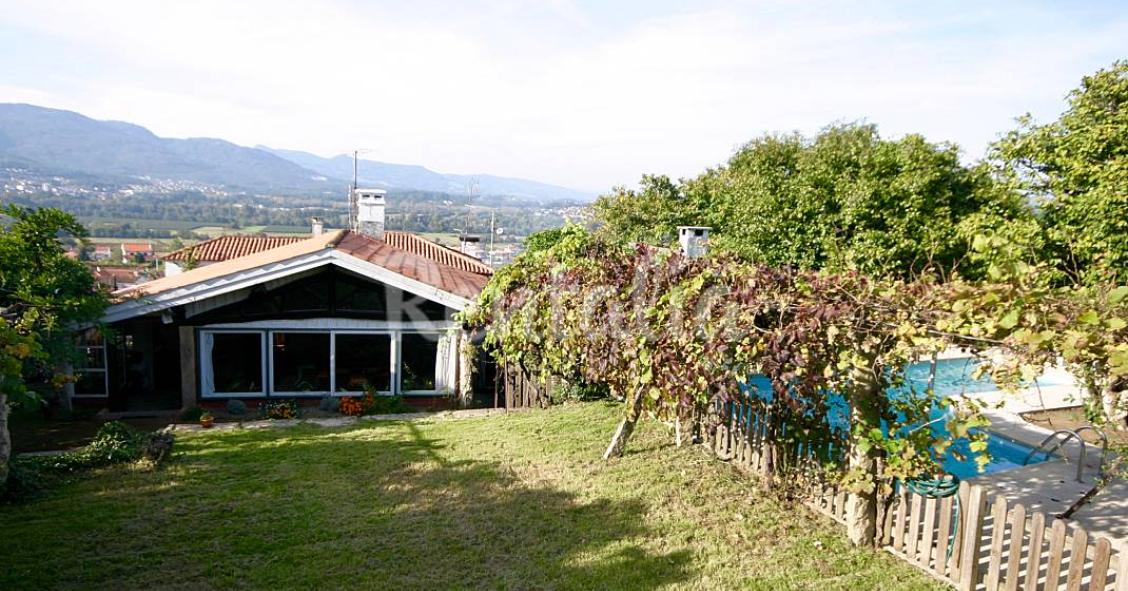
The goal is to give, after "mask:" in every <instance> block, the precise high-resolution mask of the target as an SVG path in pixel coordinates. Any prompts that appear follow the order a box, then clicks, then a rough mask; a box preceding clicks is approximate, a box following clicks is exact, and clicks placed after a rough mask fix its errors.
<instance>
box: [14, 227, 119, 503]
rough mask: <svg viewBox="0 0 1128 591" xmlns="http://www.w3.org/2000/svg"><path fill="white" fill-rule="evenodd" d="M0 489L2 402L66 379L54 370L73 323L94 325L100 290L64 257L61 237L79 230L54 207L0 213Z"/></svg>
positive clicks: (102, 300) (68, 345) (65, 354)
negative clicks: (0, 219)
mask: <svg viewBox="0 0 1128 591" xmlns="http://www.w3.org/2000/svg"><path fill="white" fill-rule="evenodd" d="M0 215H3V216H4V217H5V218H7V219H6V220H5V221H6V222H7V223H6V224H5V225H4V226H3V227H2V228H0V486H2V485H3V484H4V481H5V480H6V477H7V462H8V453H9V445H8V428H7V416H8V404H9V400H11V399H12V398H13V397H20V396H23V395H25V394H28V385H29V384H31V383H35V382H41V383H46V384H47V385H48V386H49V387H55V388H57V387H59V386H61V385H62V381H61V380H63V379H65V378H66V377H67V376H63V375H59V374H58V373H57V372H56V371H55V365H56V364H58V363H59V362H61V361H65V360H67V359H69V358H70V356H72V355H73V354H74V353H75V351H74V347H73V346H72V345H73V341H72V340H71V338H72V333H71V330H72V328H73V325H74V324H75V323H82V322H92V321H94V320H96V319H97V318H98V317H99V315H100V314H101V312H102V310H103V309H104V308H105V305H106V302H107V299H106V293H105V291H104V290H103V289H101V288H99V287H98V286H97V284H96V282H95V281H94V276H93V275H92V274H91V273H90V270H89V269H87V268H86V266H85V265H83V264H82V263H81V262H79V261H77V260H74V259H71V258H69V257H67V255H66V251H65V250H64V248H63V244H62V242H61V241H60V238H61V237H68V238H81V237H84V236H85V235H86V230H85V228H83V227H82V225H80V224H79V223H78V222H77V221H76V220H75V219H74V217H73V216H71V215H70V214H67V213H64V212H62V211H59V210H57V209H25V208H22V207H18V206H16V205H8V206H7V207H4V208H3V209H2V210H0Z"/></svg>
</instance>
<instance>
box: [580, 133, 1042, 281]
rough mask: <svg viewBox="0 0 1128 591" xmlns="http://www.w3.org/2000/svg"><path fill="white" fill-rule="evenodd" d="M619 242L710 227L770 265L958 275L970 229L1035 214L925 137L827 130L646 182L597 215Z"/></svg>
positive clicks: (611, 198) (767, 139)
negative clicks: (973, 223) (970, 224)
mask: <svg viewBox="0 0 1128 591" xmlns="http://www.w3.org/2000/svg"><path fill="white" fill-rule="evenodd" d="M595 209H596V215H597V218H598V219H599V220H600V221H601V222H603V224H604V231H605V232H606V233H607V234H609V235H611V236H614V237H616V238H620V239H624V240H628V241H638V242H646V243H650V244H665V243H670V242H671V241H672V239H673V237H674V231H675V226H678V225H706V226H711V227H712V228H713V238H712V244H713V246H714V248H716V249H719V250H722V251H725V252H731V253H735V254H737V255H740V256H741V257H742V258H744V259H746V260H750V261H754V262H757V263H762V264H767V265H773V266H782V265H787V266H795V267H797V268H800V269H831V270H847V269H856V270H860V271H863V272H866V273H870V274H875V275H886V276H896V277H901V278H909V277H912V276H915V275H916V274H919V273H920V272H922V271H924V270H925V269H929V268H931V269H936V270H938V271H940V272H943V273H945V274H947V273H950V272H951V271H952V270H955V269H959V270H961V271H963V272H965V273H967V274H974V273H975V272H976V269H975V267H974V266H972V265H966V267H961V263H962V262H963V261H964V258H965V255H966V253H967V251H968V248H969V246H970V242H969V240H968V237H967V234H966V233H963V232H961V231H960V224H961V223H962V222H963V221H964V220H966V219H972V218H973V217H974V216H978V219H998V218H1002V219H1007V220H1011V219H1021V218H1023V217H1024V216H1028V215H1029V212H1028V210H1027V209H1026V208H1025V207H1024V206H1023V203H1022V200H1021V198H1020V197H1018V196H1017V195H1015V194H1012V193H1008V192H1006V191H1003V190H1000V189H999V187H997V186H996V185H995V183H994V182H993V181H992V179H991V177H990V175H989V174H988V171H987V169H986V168H984V167H967V166H965V165H963V164H962V163H961V162H960V159H959V152H958V149H957V148H956V147H955V146H953V145H950V144H932V143H929V142H927V141H926V140H925V139H924V138H923V137H921V136H919V135H907V136H905V137H903V138H901V139H898V140H886V139H882V138H881V137H880V135H879V134H878V131H877V128H876V127H875V126H873V125H865V124H848V125H836V126H831V127H828V128H826V129H824V130H823V131H822V132H821V133H819V134H818V135H817V136H815V137H813V138H806V137H803V136H801V135H799V134H789V135H766V136H763V137H760V138H757V139H755V140H753V141H751V142H749V143H748V144H746V145H745V146H744V147H742V148H741V149H740V150H738V151H737V152H736V154H734V155H733V156H732V158H731V159H730V160H729V161H728V163H727V164H726V165H725V166H722V167H720V168H717V169H713V170H709V171H706V172H705V173H704V174H702V175H700V176H698V177H697V178H694V179H688V180H684V181H680V182H674V181H671V180H670V179H669V178H667V177H661V176H647V177H644V178H643V181H642V185H641V187H640V189H639V190H637V191H633V190H626V189H617V190H616V191H615V192H614V193H612V194H611V195H607V196H604V197H602V198H600V199H599V200H598V201H597V202H596V205H595Z"/></svg>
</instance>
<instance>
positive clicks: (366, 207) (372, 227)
mask: <svg viewBox="0 0 1128 591" xmlns="http://www.w3.org/2000/svg"><path fill="white" fill-rule="evenodd" d="M387 195H388V192H387V191H385V190H383V189H357V190H356V229H357V231H358V232H360V233H361V234H364V235H365V236H368V237H369V238H375V239H377V240H383V239H384V205H385V203H386V197H387Z"/></svg>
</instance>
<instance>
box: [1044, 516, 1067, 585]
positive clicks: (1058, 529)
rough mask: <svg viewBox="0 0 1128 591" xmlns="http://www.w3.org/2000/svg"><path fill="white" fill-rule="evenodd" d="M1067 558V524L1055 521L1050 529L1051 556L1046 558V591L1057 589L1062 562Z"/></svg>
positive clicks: (1058, 520) (1059, 520)
mask: <svg viewBox="0 0 1128 591" xmlns="http://www.w3.org/2000/svg"><path fill="white" fill-rule="evenodd" d="M1064 558H1065V522H1064V521H1062V520H1061V519H1055V520H1054V525H1053V527H1051V528H1050V555H1049V556H1047V557H1046V586H1045V588H1046V589H1057V588H1058V581H1059V580H1060V579H1061V561H1062V560H1063V559H1064Z"/></svg>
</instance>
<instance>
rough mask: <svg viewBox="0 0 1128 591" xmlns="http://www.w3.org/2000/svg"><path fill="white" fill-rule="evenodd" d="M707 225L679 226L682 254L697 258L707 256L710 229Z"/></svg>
mask: <svg viewBox="0 0 1128 591" xmlns="http://www.w3.org/2000/svg"><path fill="white" fill-rule="evenodd" d="M711 229H712V228H708V227H706V226H678V242H679V243H681V249H682V254H684V255H685V256H687V257H689V258H692V259H696V258H699V257H703V256H705V253H706V252H708V250H709V230H711Z"/></svg>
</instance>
